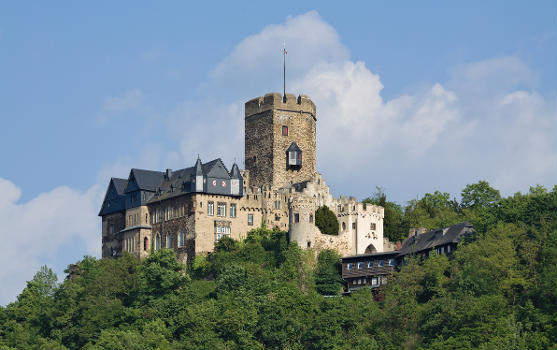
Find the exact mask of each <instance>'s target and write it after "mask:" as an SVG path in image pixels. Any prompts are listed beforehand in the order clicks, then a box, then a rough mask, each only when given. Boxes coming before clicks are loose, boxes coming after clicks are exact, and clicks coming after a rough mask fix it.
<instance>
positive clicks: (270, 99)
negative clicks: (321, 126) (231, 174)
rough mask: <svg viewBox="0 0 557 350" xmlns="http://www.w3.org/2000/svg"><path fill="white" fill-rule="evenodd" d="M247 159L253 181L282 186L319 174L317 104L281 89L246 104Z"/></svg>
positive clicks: (307, 98) (260, 183)
mask: <svg viewBox="0 0 557 350" xmlns="http://www.w3.org/2000/svg"><path fill="white" fill-rule="evenodd" d="M245 108H246V110H245V132H246V136H245V156H246V158H245V162H246V166H245V167H246V170H248V171H249V174H250V185H252V186H270V187H271V188H280V187H283V186H285V185H288V184H290V183H297V182H301V181H305V180H309V179H311V178H312V176H313V174H315V122H316V120H317V118H316V113H315V104H314V103H313V102H312V101H311V99H310V98H309V97H307V96H304V95H300V96H298V98H296V96H295V95H292V94H286V98H285V99H283V96H282V95H281V94H279V93H270V94H266V95H265V96H263V97H257V98H254V99H252V100H250V101H248V102H246V105H245Z"/></svg>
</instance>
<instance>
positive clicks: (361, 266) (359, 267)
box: [358, 262, 364, 270]
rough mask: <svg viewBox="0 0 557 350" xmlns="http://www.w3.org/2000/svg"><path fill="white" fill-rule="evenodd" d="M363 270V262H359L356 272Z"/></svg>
mask: <svg viewBox="0 0 557 350" xmlns="http://www.w3.org/2000/svg"><path fill="white" fill-rule="evenodd" d="M363 268H364V263H363V262H359V263H358V270H359V269H363Z"/></svg>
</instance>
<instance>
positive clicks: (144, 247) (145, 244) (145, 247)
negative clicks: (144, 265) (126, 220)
mask: <svg viewBox="0 0 557 350" xmlns="http://www.w3.org/2000/svg"><path fill="white" fill-rule="evenodd" d="M148 247H149V238H147V237H145V238H143V250H144V251H147V248H148Z"/></svg>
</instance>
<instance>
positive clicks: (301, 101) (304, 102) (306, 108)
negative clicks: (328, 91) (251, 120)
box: [245, 92, 316, 119]
mask: <svg viewBox="0 0 557 350" xmlns="http://www.w3.org/2000/svg"><path fill="white" fill-rule="evenodd" d="M272 109H283V110H289V111H298V112H301V113H309V114H311V115H312V116H313V118H314V119H315V118H316V112H315V111H316V108H315V104H314V103H313V101H312V100H311V99H310V98H309V97H308V96H306V95H298V97H296V95H293V94H286V102H285V101H284V99H283V96H282V95H281V94H280V93H278V92H272V93H268V94H265V96H260V97H256V98H254V99H251V100H249V101H248V102H246V104H245V117H246V118H247V117H250V116H252V115H256V114H259V113H262V112H265V111H268V110H272Z"/></svg>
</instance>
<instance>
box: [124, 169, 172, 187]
mask: <svg viewBox="0 0 557 350" xmlns="http://www.w3.org/2000/svg"><path fill="white" fill-rule="evenodd" d="M163 180H164V173H163V172H160V171H153V170H144V169H132V170H131V171H130V177H129V180H128V186H126V192H131V191H134V190H135V189H134V188H130V186H131V185H132V184H133V183H135V184H136V185H137V187H138V189H140V190H145V191H151V192H155V191H156V190H157V187H159V186H160V184H161V183H162V181H163Z"/></svg>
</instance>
